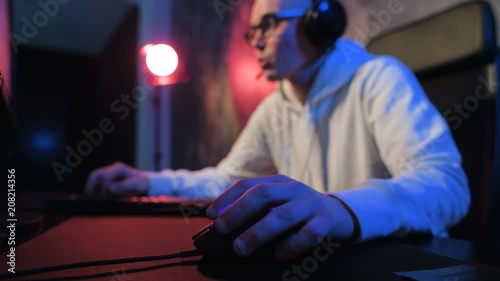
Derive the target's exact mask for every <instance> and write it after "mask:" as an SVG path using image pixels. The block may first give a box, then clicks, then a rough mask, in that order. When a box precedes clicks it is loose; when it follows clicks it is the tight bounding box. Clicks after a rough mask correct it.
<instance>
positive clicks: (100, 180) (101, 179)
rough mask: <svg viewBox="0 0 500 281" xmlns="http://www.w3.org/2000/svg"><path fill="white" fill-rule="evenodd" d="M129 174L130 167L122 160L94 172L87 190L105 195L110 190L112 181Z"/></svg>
mask: <svg viewBox="0 0 500 281" xmlns="http://www.w3.org/2000/svg"><path fill="white" fill-rule="evenodd" d="M129 174H130V168H129V167H128V166H127V165H125V164H123V163H121V162H117V163H115V164H113V165H110V166H108V167H105V168H101V169H99V170H97V171H96V172H94V173H92V175H91V177H90V179H89V181H88V184H87V188H86V190H87V191H88V192H89V193H93V194H97V193H100V195H101V196H104V195H105V194H106V193H107V192H108V189H109V187H110V185H111V183H113V182H114V181H116V180H117V179H119V178H121V177H126V176H128V175H129Z"/></svg>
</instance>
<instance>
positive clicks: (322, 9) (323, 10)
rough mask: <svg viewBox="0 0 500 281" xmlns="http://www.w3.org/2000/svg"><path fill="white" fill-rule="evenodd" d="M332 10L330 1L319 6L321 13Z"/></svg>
mask: <svg viewBox="0 0 500 281" xmlns="http://www.w3.org/2000/svg"><path fill="white" fill-rule="evenodd" d="M329 9H330V5H329V4H328V1H321V3H320V4H319V7H318V10H319V11H320V12H326V11H328V10H329Z"/></svg>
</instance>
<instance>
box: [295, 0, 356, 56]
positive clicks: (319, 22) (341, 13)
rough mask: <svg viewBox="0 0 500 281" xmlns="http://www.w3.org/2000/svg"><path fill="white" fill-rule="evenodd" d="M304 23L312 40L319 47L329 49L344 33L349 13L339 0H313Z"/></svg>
mask: <svg viewBox="0 0 500 281" xmlns="http://www.w3.org/2000/svg"><path fill="white" fill-rule="evenodd" d="M304 23H305V28H306V32H307V35H308V37H309V39H310V40H311V42H312V43H313V44H314V45H315V46H316V47H318V48H321V49H328V48H330V47H332V46H334V45H335V42H337V40H338V39H339V38H340V37H341V36H342V34H344V32H345V29H346V27H347V15H346V12H345V9H344V7H343V6H342V4H340V3H339V2H338V1H337V0H313V5H312V6H311V8H310V9H309V10H308V11H307V13H306V14H305V16H304Z"/></svg>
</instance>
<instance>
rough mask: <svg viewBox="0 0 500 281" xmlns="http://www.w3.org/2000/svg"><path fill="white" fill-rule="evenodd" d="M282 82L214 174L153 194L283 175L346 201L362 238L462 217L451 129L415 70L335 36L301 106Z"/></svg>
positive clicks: (176, 180)
mask: <svg viewBox="0 0 500 281" xmlns="http://www.w3.org/2000/svg"><path fill="white" fill-rule="evenodd" d="M288 83H289V82H287V81H283V83H282V84H281V87H280V90H278V91H277V92H275V93H273V94H271V95H270V96H268V97H267V98H266V99H265V100H264V101H263V102H262V103H261V104H260V105H259V106H258V108H257V109H256V110H255V112H254V113H253V115H252V117H251V118H250V120H249V122H248V124H247V126H246V127H245V129H244V130H243V131H242V133H241V134H240V136H239V138H238V140H237V141H236V143H235V144H234V145H233V147H232V149H231V152H230V153H229V155H228V156H227V157H226V158H224V159H223V160H222V161H221V162H220V163H219V164H218V165H217V167H215V168H206V169H203V170H200V171H194V172H191V171H186V170H178V171H171V170H165V171H162V172H156V173H155V172H151V173H150V174H149V181H150V189H149V195H150V196H155V195H160V194H166V195H176V196H182V197H198V198H214V197H216V196H217V195H219V194H220V193H221V192H222V191H224V189H226V188H227V187H228V186H230V184H231V183H233V182H234V181H236V180H238V179H241V178H247V177H258V176H265V175H270V174H275V173H279V174H283V175H286V176H288V177H290V178H293V179H295V180H298V181H300V182H303V183H305V184H307V185H308V186H310V187H312V188H314V189H316V190H318V191H321V192H325V193H330V194H332V195H334V196H335V197H337V198H339V199H340V200H342V201H343V202H344V203H346V204H347V205H348V206H349V207H350V208H351V209H352V210H353V212H354V213H355V215H356V216H357V218H358V221H359V223H360V229H361V237H360V240H361V241H364V240H368V239H372V238H376V237H381V236H389V235H398V236H400V235H406V234H408V233H409V232H431V233H432V234H434V235H440V236H446V235H447V232H446V230H447V228H449V227H450V226H452V225H453V224H455V223H457V222H458V221H459V220H460V219H461V218H463V216H464V215H465V214H466V212H467V210H468V207H469V204H470V194H469V190H468V183H467V178H466V175H465V173H464V171H463V169H462V167H461V156H460V154H459V152H458V150H457V148H456V146H455V144H454V141H453V139H452V136H451V132H450V129H449V127H448V125H447V124H446V122H445V121H444V119H443V118H442V116H441V115H440V114H439V112H438V111H437V110H436V108H435V107H434V106H433V105H432V104H431V102H430V101H429V100H428V98H427V96H426V95H425V93H424V91H423V90H422V88H421V86H420V84H419V83H418V81H417V79H416V78H415V76H414V75H413V73H412V72H411V71H410V70H409V69H408V68H407V67H405V66H404V65H403V64H402V63H400V62H399V61H398V60H397V59H395V58H392V57H387V56H374V55H372V54H369V53H368V52H366V50H365V49H363V47H361V46H360V45H358V44H357V43H355V42H354V41H351V40H346V39H340V40H339V41H338V43H337V45H336V48H335V50H334V51H333V52H332V53H331V54H330V55H329V57H328V58H327V60H326V62H325V64H324V66H323V68H322V69H321V70H320V72H319V73H318V76H317V78H316V81H315V83H314V85H313V88H312V89H311V92H310V94H309V96H308V98H307V101H306V103H305V105H302V104H301V103H300V102H299V101H298V100H297V99H296V98H295V97H294V96H293V95H292V94H290V90H289V87H290V85H289V84H288Z"/></svg>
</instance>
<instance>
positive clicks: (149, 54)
mask: <svg viewBox="0 0 500 281" xmlns="http://www.w3.org/2000/svg"><path fill="white" fill-rule="evenodd" d="M142 52H143V54H145V55H146V66H147V67H148V69H149V71H150V72H151V73H152V74H154V75H156V76H158V77H166V76H169V75H171V74H172V73H174V72H175V70H176V69H177V66H178V65H179V57H178V56H177V53H176V52H175V50H174V49H173V48H172V47H170V46H169V45H166V44H157V45H152V44H148V45H146V46H144V47H143V48H142Z"/></svg>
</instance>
